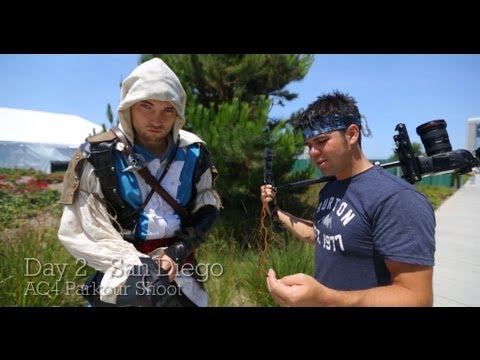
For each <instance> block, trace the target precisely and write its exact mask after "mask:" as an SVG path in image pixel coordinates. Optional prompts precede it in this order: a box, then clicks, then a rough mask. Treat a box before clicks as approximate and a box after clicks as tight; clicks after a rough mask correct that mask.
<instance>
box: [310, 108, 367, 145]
mask: <svg viewBox="0 0 480 360" xmlns="http://www.w3.org/2000/svg"><path fill="white" fill-rule="evenodd" d="M351 124H355V125H358V127H359V128H362V119H361V118H360V117H357V116H355V115H337V114H335V115H329V116H317V117H314V118H312V119H311V120H310V124H309V125H308V126H307V127H305V128H303V130H302V134H303V140H304V141H307V140H308V139H310V138H311V137H314V136H318V135H321V134H324V133H328V132H331V131H336V130H343V129H346V128H347V127H348V126H349V125H351Z"/></svg>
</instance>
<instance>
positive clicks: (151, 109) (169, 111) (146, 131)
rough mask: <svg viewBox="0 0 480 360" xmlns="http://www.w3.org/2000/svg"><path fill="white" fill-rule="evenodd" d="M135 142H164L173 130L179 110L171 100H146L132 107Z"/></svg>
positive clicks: (145, 143)
mask: <svg viewBox="0 0 480 360" xmlns="http://www.w3.org/2000/svg"><path fill="white" fill-rule="evenodd" d="M131 114H132V126H133V129H134V131H135V142H136V143H139V144H141V145H150V146H151V145H155V144H159V143H163V142H164V139H166V137H167V135H168V133H169V132H170V131H171V130H172V127H173V124H174V122H175V119H176V118H177V111H176V110H175V108H174V107H173V106H172V104H171V103H170V102H169V101H158V100H144V101H140V102H138V103H136V104H134V105H133V106H132V108H131Z"/></svg>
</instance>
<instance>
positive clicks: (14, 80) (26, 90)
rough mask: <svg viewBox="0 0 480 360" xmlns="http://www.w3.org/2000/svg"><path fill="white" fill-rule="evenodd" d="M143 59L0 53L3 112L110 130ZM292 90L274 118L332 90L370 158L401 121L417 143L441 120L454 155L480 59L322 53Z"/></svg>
mask: <svg viewBox="0 0 480 360" xmlns="http://www.w3.org/2000/svg"><path fill="white" fill-rule="evenodd" d="M139 59H140V55H139V54H118V55H116V54H98V55H96V54H78V55H77V54H59V55H56V54H47V55H43V54H40V55H34V54H32V55H30V54H19V55H9V54H0V78H1V81H0V107H9V108H17V109H27V110H37V111H47V112H56V113H64V114H71V115H77V116H81V117H83V118H85V119H87V120H90V121H92V122H95V123H98V124H102V123H104V124H108V121H107V116H106V109H107V104H111V106H112V110H113V111H114V112H115V111H116V108H117V106H118V103H119V101H120V83H121V81H122V79H124V78H125V77H127V76H128V74H129V73H130V72H131V71H132V70H133V69H134V68H135V66H137V65H138V61H139ZM287 89H288V90H289V91H291V92H294V93H297V94H298V98H297V99H295V100H293V101H290V102H286V105H285V106H284V107H281V106H279V105H275V106H273V107H272V109H271V111H270V117H272V118H288V117H289V115H290V114H291V113H292V112H294V111H297V110H299V109H301V108H303V109H305V108H306V107H307V106H308V104H310V103H311V102H313V101H315V100H316V98H317V97H318V96H320V95H322V94H324V93H327V92H331V91H332V90H339V91H342V92H347V93H349V94H350V95H351V96H353V97H354V98H355V99H356V100H357V105H358V107H359V110H360V113H362V114H363V115H364V116H365V117H366V118H367V121H368V125H369V127H370V129H371V131H372V135H373V136H372V137H371V138H364V139H363V140H362V147H363V150H364V152H365V154H366V155H367V157H368V158H369V159H387V158H389V157H390V156H391V155H392V154H393V150H394V147H395V143H394V141H393V135H395V134H396V132H395V126H396V125H397V124H398V123H404V124H405V125H406V127H407V130H408V133H409V135H410V140H411V142H417V143H420V142H421V141H420V138H419V137H418V135H417V134H416V131H415V130H416V127H417V126H419V125H421V124H423V123H426V122H428V121H431V120H436V119H444V120H445V121H446V122H447V131H448V134H449V137H450V142H451V144H452V147H453V149H454V150H456V149H463V148H466V144H467V120H468V118H471V117H480V91H479V89H480V54H465V55H462V54H445V55H442V54H359V55H356V54H341V55H336V54H320V55H315V61H314V63H313V65H312V67H311V68H310V70H309V72H308V74H307V75H306V76H305V78H304V79H303V80H301V81H296V82H292V83H290V84H289V85H288V86H287ZM187 101H188V100H187ZM187 121H188V119H187ZM19 126H21V124H19Z"/></svg>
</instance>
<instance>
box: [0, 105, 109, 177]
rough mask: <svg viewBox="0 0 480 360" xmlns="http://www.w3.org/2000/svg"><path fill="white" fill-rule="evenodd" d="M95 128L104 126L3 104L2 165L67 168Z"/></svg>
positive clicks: (48, 170)
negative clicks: (76, 150)
mask: <svg viewBox="0 0 480 360" xmlns="http://www.w3.org/2000/svg"><path fill="white" fill-rule="evenodd" d="M94 131H95V133H97V134H98V133H99V132H101V131H102V127H101V126H100V125H98V124H95V123H93V122H91V121H88V120H86V119H84V118H81V117H79V116H75V115H66V114H57V113H49V112H42V111H32V110H20V109H11V108H2V107H0V167H5V168H22V169H30V168H31V169H35V170H40V171H43V172H45V173H51V172H52V170H53V171H55V170H64V169H66V165H67V164H68V162H69V161H70V158H71V157H72V155H73V153H74V151H75V149H76V148H77V147H78V146H79V145H80V144H81V143H83V142H84V141H85V138H86V137H87V136H89V135H91V134H93V133H94Z"/></svg>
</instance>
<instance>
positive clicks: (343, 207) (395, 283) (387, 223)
mask: <svg viewBox="0 0 480 360" xmlns="http://www.w3.org/2000/svg"><path fill="white" fill-rule="evenodd" d="M296 125H297V128H300V129H301V130H302V133H303V137H304V141H305V144H306V145H307V146H308V148H309V155H310V159H311V161H312V162H313V163H314V164H315V165H316V166H317V167H318V168H319V169H320V170H321V171H322V174H323V175H325V176H334V177H335V178H336V180H334V181H330V182H329V183H327V184H326V185H325V186H324V188H323V189H322V190H321V191H320V194H319V200H318V206H317V209H316V211H315V214H314V217H313V221H310V220H305V219H300V218H298V217H296V216H294V215H291V214H289V213H287V212H285V211H283V210H280V209H277V210H276V214H274V215H275V216H278V220H279V221H281V222H282V224H283V226H284V227H285V228H286V229H287V230H288V231H290V232H291V233H292V234H294V235H295V236H296V237H297V238H299V239H301V240H305V241H307V242H310V243H312V244H315V275H314V276H315V277H314V278H313V277H311V276H309V275H306V274H294V275H289V276H285V277H283V278H281V279H277V277H276V274H275V271H273V270H272V269H270V270H269V273H268V277H267V285H268V288H269V290H270V293H271V294H272V296H273V298H274V299H275V300H276V301H277V302H278V303H279V304H280V305H282V306H432V304H433V290H432V277H433V266H434V254H435V214H434V211H433V208H432V206H431V204H430V202H429V201H428V199H427V198H426V197H425V196H424V195H423V194H421V193H420V192H418V191H417V190H416V189H415V188H414V187H413V186H412V185H410V184H409V183H407V182H406V181H404V180H402V179H400V178H397V177H395V176H394V175H392V174H390V173H389V172H387V171H386V170H385V169H383V168H381V167H378V166H373V164H372V163H370V162H369V161H368V160H367V158H366V157H365V154H364V153H363V151H362V148H361V133H360V131H365V130H368V128H366V126H364V127H363V129H362V117H361V115H360V112H359V110H358V108H357V106H356V101H355V99H354V98H353V97H351V96H349V95H348V94H344V93H340V92H338V91H335V92H333V93H330V94H325V95H323V96H321V97H319V98H318V99H317V100H316V101H315V102H313V103H312V104H310V105H309V107H308V108H307V110H305V111H304V112H303V113H302V115H301V116H300V118H299V120H298V123H297V124H296ZM365 125H366V124H365ZM364 134H365V133H364ZM275 195H276V194H275V192H274V191H273V189H272V186H271V185H263V186H262V187H261V199H262V202H263V203H264V204H265V205H266V204H267V203H269V202H270V201H272V200H273V199H274V197H275ZM267 209H268V207H267Z"/></svg>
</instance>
